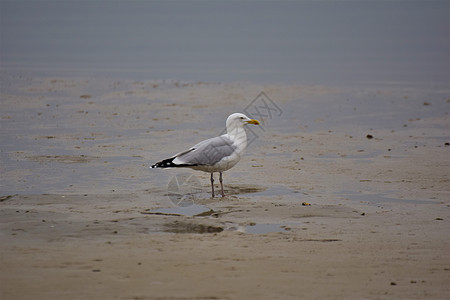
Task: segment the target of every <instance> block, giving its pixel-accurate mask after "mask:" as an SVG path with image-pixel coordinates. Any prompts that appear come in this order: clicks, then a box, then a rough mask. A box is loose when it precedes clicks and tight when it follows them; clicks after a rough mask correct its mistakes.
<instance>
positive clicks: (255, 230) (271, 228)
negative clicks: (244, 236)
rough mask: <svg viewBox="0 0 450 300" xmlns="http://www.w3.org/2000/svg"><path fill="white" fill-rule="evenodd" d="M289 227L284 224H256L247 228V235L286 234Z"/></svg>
mask: <svg viewBox="0 0 450 300" xmlns="http://www.w3.org/2000/svg"><path fill="white" fill-rule="evenodd" d="M287 230H289V227H286V225H283V224H254V225H249V226H246V227H245V233H250V234H265V233H271V232H285V231H287Z"/></svg>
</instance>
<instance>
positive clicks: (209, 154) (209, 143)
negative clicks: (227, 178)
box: [174, 135, 237, 166]
mask: <svg viewBox="0 0 450 300" xmlns="http://www.w3.org/2000/svg"><path fill="white" fill-rule="evenodd" d="M236 148H237V147H236V146H235V145H233V142H232V141H231V140H230V139H229V138H228V137H227V136H225V135H222V136H218V137H215V138H211V139H208V140H204V141H202V142H200V143H198V144H197V145H195V146H194V147H192V148H191V149H189V150H188V151H185V152H182V153H180V154H178V155H177V156H176V158H175V160H174V163H176V164H180V163H182V164H187V165H207V166H208V165H214V164H215V163H217V162H219V161H220V160H221V159H222V158H224V157H227V156H230V155H231V154H233V152H234V151H236Z"/></svg>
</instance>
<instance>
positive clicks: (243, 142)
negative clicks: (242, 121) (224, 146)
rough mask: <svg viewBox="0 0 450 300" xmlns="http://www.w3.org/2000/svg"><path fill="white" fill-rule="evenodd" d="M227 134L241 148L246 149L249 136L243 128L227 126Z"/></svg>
mask: <svg viewBox="0 0 450 300" xmlns="http://www.w3.org/2000/svg"><path fill="white" fill-rule="evenodd" d="M227 134H228V137H229V138H230V140H232V141H233V143H234V144H236V145H237V146H238V147H239V148H241V149H245V148H246V147H247V134H246V133H245V129H244V127H243V126H227Z"/></svg>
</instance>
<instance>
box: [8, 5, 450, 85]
mask: <svg viewBox="0 0 450 300" xmlns="http://www.w3.org/2000/svg"><path fill="white" fill-rule="evenodd" d="M0 11H1V26H0V28H1V29H0V33H1V36H0V42H1V45H0V47H1V49H0V50H1V51H0V53H1V68H2V69H3V70H28V71H29V70H33V71H34V72H36V71H38V72H41V73H42V72H47V73H49V74H64V73H70V75H74V74H77V75H107V76H118V77H125V76H126V77H133V78H137V79H161V78H176V79H186V80H204V81H238V80H247V81H256V82H289V83H313V82H317V83H330V82H356V81H377V82H378V81H382V82H385V81H402V82H403V81H407V82H413V81H420V82H441V83H442V82H448V80H449V78H450V67H449V66H450V58H449V56H450V17H449V16H450V1H447V0H446V1H411V0H407V1H281V2H280V1H226V2H225V1H220V2H219V1H208V2H207V1H98V0H97V1H60V0H59V1H38V0H36V1H30V0H26V1H20V0H19V1H17V0H14V1H5V0H1V1H0Z"/></svg>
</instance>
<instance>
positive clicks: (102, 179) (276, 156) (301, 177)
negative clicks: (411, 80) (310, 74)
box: [0, 75, 450, 299]
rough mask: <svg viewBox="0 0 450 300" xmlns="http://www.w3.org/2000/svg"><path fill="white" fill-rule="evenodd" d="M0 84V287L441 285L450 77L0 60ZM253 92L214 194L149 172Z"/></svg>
mask: <svg viewBox="0 0 450 300" xmlns="http://www.w3.org/2000/svg"><path fill="white" fill-rule="evenodd" d="M262 91H263V92H264V93H265V95H267V96H268V97H270V99H271V100H272V101H273V103H275V104H276V106H273V105H272V106H270V107H271V108H272V109H273V110H272V111H271V112H272V113H273V114H272V115H270V114H269V111H268V110H267V109H266V110H265V111H264V108H263V107H262V102H261V98H256V100H257V101H255V102H252V101H253V100H255V97H257V96H258V95H259V93H260V92H262ZM1 93H2V94H1V102H2V110H1V115H0V122H1V123H0V124H1V128H2V131H1V136H0V137H1V144H2V146H1V149H2V152H1V155H2V157H1V159H2V167H1V173H2V176H1V194H0V197H1V198H0V208H1V209H0V214H1V217H0V226H1V227H0V229H1V230H0V241H1V246H0V247H1V249H0V251H1V256H0V266H1V267H0V270H1V271H0V282H1V285H0V298H2V299H446V298H448V296H449V295H450V287H449V286H450V285H449V284H448V283H449V279H450V254H449V251H448V249H450V241H449V239H448V236H449V233H450V230H449V228H450V211H449V209H450V201H449V199H450V197H449V195H450V189H449V186H450V178H449V175H450V174H449V173H450V171H449V170H450V155H449V151H450V147H449V146H448V143H449V142H450V141H449V137H448V132H449V129H450V128H449V127H450V121H449V116H448V113H449V111H450V101H449V95H450V94H449V91H448V89H445V88H442V87H441V88H436V87H417V86H413V85H410V86H406V85H392V84H390V85H388V84H383V85H381V84H379V85H377V86H364V87H362V86H361V87H333V86H302V85H299V86H293V85H291V86H285V85H275V84H274V85H257V84H248V83H235V84H221V83H205V82H184V81H174V80H172V81H146V82H141V81H139V82H138V81H130V80H116V79H114V80H113V79H99V78H44V77H24V76H12V75H3V77H2V91H1ZM267 103H269V102H267ZM267 103H266V104H267ZM255 105H256V107H259V108H260V112H262V114H263V115H264V114H265V115H266V117H264V118H262V120H261V121H264V123H263V124H264V127H263V129H261V128H259V129H258V128H256V129H253V131H252V133H251V134H249V137H253V138H254V139H252V142H251V143H250V145H249V148H248V150H247V153H246V155H245V156H244V158H243V160H242V161H241V162H240V163H239V164H238V165H237V166H236V167H234V168H233V169H231V170H230V171H228V172H226V173H225V175H224V181H225V189H226V191H225V192H226V193H227V195H228V196H227V197H225V198H221V197H218V198H214V199H211V198H210V196H209V180H208V177H209V175H208V174H203V173H201V172H195V171H189V170H152V169H148V166H149V165H151V164H152V163H154V162H155V161H158V160H160V159H163V158H166V156H168V155H171V154H173V153H176V152H178V151H180V150H182V149H184V148H186V147H189V146H191V145H192V144H193V143H195V142H198V141H200V140H202V139H205V138H208V137H211V136H214V135H218V134H220V132H221V131H222V130H223V126H224V124H223V123H224V120H225V118H226V116H227V115H228V114H230V113H232V112H237V111H245V112H255V110H254V108H255ZM269 105H270V103H269ZM277 108H278V109H279V110H278V111H277ZM253 117H255V118H257V119H261V118H260V117H261V116H260V117H259V118H258V116H256V115H254V116H253ZM182 173H184V174H188V175H186V176H190V175H189V174H191V175H194V177H193V178H195V179H196V180H198V181H195V182H196V183H195V185H196V186H194V187H195V188H196V189H195V191H194V192H192V187H193V185H192V184H190V185H189V184H188V185H185V186H181V187H180V195H182V198H177V197H176V196H174V194H173V192H174V191H173V190H170V188H169V187H170V185H169V182H170V180H171V179H172V178H173V177H174V176H179V175H180V174H182ZM198 183H199V186H198V185H197V184H198ZM194 208H195V209H198V211H197V210H194Z"/></svg>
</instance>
